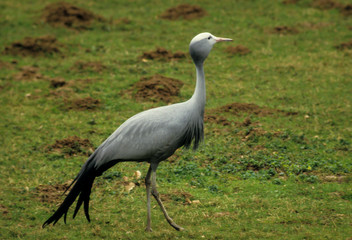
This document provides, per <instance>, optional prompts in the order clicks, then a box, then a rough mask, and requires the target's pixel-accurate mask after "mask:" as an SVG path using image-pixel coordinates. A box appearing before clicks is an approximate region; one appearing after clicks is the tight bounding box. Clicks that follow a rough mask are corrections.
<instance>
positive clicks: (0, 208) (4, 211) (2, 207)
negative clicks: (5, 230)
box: [0, 203, 9, 216]
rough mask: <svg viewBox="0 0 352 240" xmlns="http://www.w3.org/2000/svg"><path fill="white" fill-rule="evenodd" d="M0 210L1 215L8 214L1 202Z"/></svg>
mask: <svg viewBox="0 0 352 240" xmlns="http://www.w3.org/2000/svg"><path fill="white" fill-rule="evenodd" d="M0 212H1V213H2V215H3V216H4V215H7V214H9V210H8V208H7V207H6V206H5V205H2V204H1V203H0Z"/></svg>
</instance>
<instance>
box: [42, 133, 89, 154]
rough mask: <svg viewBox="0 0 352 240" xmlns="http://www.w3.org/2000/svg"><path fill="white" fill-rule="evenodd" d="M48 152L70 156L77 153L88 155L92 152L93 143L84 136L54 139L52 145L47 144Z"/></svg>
mask: <svg viewBox="0 0 352 240" xmlns="http://www.w3.org/2000/svg"><path fill="white" fill-rule="evenodd" d="M46 150H47V151H49V152H52V151H55V152H60V153H64V154H65V155H68V156H72V155H77V154H83V155H89V154H90V153H91V152H93V144H92V143H91V142H90V141H89V140H88V139H86V138H83V139H82V138H79V137H77V136H72V137H68V138H64V139H60V140H55V143H54V144H53V145H50V146H47V147H46Z"/></svg>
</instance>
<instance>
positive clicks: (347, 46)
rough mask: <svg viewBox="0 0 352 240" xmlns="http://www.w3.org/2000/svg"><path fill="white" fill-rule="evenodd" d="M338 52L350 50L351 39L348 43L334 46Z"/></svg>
mask: <svg viewBox="0 0 352 240" xmlns="http://www.w3.org/2000/svg"><path fill="white" fill-rule="evenodd" d="M335 47H336V48H337V49H338V50H347V49H352V39H351V40H350V41H348V42H343V43H340V44H339V45H336V46H335Z"/></svg>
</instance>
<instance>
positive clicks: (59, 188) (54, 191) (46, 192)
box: [34, 181, 71, 203]
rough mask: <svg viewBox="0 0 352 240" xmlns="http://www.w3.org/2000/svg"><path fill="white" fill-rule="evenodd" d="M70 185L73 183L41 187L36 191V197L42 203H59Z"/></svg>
mask: <svg viewBox="0 0 352 240" xmlns="http://www.w3.org/2000/svg"><path fill="white" fill-rule="evenodd" d="M70 183H71V181H69V182H67V183H64V184H55V185H39V186H38V187H36V189H35V191H34V196H35V198H37V199H38V200H39V201H40V202H42V203H59V202H61V200H62V195H63V193H64V192H65V191H66V189H67V188H68V187H69V186H70Z"/></svg>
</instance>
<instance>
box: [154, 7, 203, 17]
mask: <svg viewBox="0 0 352 240" xmlns="http://www.w3.org/2000/svg"><path fill="white" fill-rule="evenodd" d="M205 15H207V12H206V11H205V10H204V9H203V8H201V7H200V6H197V5H190V4H180V5H178V6H176V7H171V8H169V9H167V10H166V11H165V12H163V13H162V14H161V15H160V18H162V19H167V20H178V19H181V18H182V19H185V20H192V19H197V18H202V17H204V16H205Z"/></svg>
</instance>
